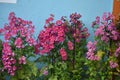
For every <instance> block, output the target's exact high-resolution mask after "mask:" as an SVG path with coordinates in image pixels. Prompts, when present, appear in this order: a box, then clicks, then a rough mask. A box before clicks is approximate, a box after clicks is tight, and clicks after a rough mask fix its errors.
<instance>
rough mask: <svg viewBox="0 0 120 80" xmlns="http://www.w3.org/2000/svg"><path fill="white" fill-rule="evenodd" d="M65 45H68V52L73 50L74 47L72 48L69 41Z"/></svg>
mask: <svg viewBox="0 0 120 80" xmlns="http://www.w3.org/2000/svg"><path fill="white" fill-rule="evenodd" d="M67 45H68V49H69V50H73V48H74V47H73V43H72V42H71V41H68V43H67Z"/></svg>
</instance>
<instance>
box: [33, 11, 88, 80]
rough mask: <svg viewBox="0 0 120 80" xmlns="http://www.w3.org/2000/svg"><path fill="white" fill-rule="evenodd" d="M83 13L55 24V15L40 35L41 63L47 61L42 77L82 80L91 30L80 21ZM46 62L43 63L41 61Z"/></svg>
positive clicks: (47, 21)
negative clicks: (87, 42) (89, 31)
mask: <svg viewBox="0 0 120 80" xmlns="http://www.w3.org/2000/svg"><path fill="white" fill-rule="evenodd" d="M80 18H81V15H80V14H77V13H73V14H71V15H70V20H69V21H68V20H67V19H66V17H62V18H61V19H60V20H57V21H56V22H53V20H54V16H53V15H51V16H50V17H49V18H48V19H47V20H46V24H45V26H44V30H42V31H41V32H40V34H39V36H38V43H37V45H36V46H35V47H36V53H39V54H41V57H40V59H39V61H41V62H43V60H44V61H45V63H46V62H47V63H46V64H45V67H43V69H42V70H41V72H42V74H43V75H44V76H46V75H47V76H46V77H44V78H47V79H50V80H54V79H55V80H57V79H61V80H68V79H74V80H75V79H81V78H82V74H81V73H82V72H83V66H84V56H85V54H84V53H85V50H86V49H85V45H86V39H87V38H88V36H89V33H88V29H87V28H83V26H84V24H83V23H82V21H80V20H79V19H80ZM41 59H42V60H41Z"/></svg>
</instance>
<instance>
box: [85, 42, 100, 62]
mask: <svg viewBox="0 0 120 80" xmlns="http://www.w3.org/2000/svg"><path fill="white" fill-rule="evenodd" d="M96 44H97V42H96V41H95V42H94V43H92V42H91V41H89V42H88V44H87V49H88V52H87V54H86V58H87V59H89V60H99V57H98V56H97V55H95V50H96Z"/></svg>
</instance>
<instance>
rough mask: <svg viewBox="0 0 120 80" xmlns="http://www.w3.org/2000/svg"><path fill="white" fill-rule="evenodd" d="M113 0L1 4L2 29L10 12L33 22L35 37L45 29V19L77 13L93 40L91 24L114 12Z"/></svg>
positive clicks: (38, 0) (31, 0)
mask: <svg viewBox="0 0 120 80" xmlns="http://www.w3.org/2000/svg"><path fill="white" fill-rule="evenodd" d="M112 5H113V0H17V3H16V4H8V3H0V27H3V25H4V24H5V23H7V22H8V21H7V18H8V14H9V12H11V11H13V12H15V13H16V16H18V17H21V18H23V19H25V20H31V21H33V24H34V25H35V26H36V28H35V37H37V35H38V33H39V32H40V30H42V29H43V26H44V23H45V19H46V18H48V17H49V14H51V13H52V14H54V15H55V18H56V19H59V18H60V17H61V16H68V17H69V15H70V14H71V13H74V12H77V13H80V14H81V15H82V19H81V20H82V21H83V22H84V23H85V24H86V27H88V28H89V31H90V33H91V37H90V39H92V38H93V32H92V28H91V27H90V26H91V22H92V21H93V20H95V17H96V16H101V15H102V14H103V12H112Z"/></svg>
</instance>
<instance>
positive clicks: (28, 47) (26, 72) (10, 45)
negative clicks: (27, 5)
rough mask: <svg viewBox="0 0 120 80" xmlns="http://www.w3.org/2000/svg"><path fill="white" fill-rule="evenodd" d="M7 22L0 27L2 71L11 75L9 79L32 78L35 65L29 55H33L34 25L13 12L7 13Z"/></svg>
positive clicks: (34, 73)
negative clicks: (1, 35)
mask: <svg viewBox="0 0 120 80" xmlns="http://www.w3.org/2000/svg"><path fill="white" fill-rule="evenodd" d="M8 20H9V23H8V24H5V26H4V28H2V29H0V32H1V34H3V36H4V41H3V42H2V46H3V48H2V64H3V68H2V71H3V72H7V73H8V75H10V76H11V78H10V79H12V80H18V79H30V78H31V79H32V78H34V77H35V76H36V71H37V69H36V67H35V65H34V63H33V62H32V61H30V60H29V57H32V56H35V55H34V54H33V53H34V45H35V44H36V41H35V40H34V38H33V37H32V36H33V33H34V26H33V25H32V22H31V21H26V20H23V19H21V18H19V17H16V16H15V14H14V13H13V12H11V13H10V14H9V17H8Z"/></svg>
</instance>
